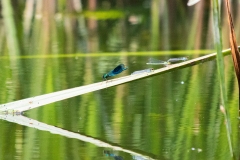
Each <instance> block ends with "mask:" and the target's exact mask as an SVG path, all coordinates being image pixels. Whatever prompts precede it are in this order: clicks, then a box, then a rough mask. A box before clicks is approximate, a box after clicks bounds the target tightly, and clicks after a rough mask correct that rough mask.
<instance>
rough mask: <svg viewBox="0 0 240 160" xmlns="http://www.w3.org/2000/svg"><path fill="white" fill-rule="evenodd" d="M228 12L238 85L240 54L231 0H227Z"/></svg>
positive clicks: (239, 78) (239, 82)
mask: <svg viewBox="0 0 240 160" xmlns="http://www.w3.org/2000/svg"><path fill="white" fill-rule="evenodd" d="M226 7H227V14H228V24H229V28H230V45H231V54H232V58H233V63H234V68H235V72H236V76H237V79H238V85H239V84H240V54H239V50H238V46H237V42H236V37H235V32H234V26H233V21H232V15H231V12H230V4H229V0H226Z"/></svg>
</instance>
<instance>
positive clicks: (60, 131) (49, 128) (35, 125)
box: [0, 114, 152, 160]
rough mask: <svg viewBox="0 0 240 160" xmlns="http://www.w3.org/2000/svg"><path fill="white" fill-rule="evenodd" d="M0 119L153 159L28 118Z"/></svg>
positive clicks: (10, 116)
mask: <svg viewBox="0 0 240 160" xmlns="http://www.w3.org/2000/svg"><path fill="white" fill-rule="evenodd" d="M0 119H2V120H6V121H8V122H13V123H16V124H20V125H22V126H27V127H30V128H35V129H38V130H43V131H48V132H51V133H52V134H58V135H61V136H65V137H68V138H74V139H78V140H81V141H84V142H88V143H91V144H94V145H96V146H99V147H105V148H112V149H114V150H118V151H122V152H126V153H130V154H132V155H136V156H139V157H145V158H147V159H149V160H151V159H152V158H150V157H148V156H145V155H142V154H140V153H137V152H134V151H131V150H127V149H124V148H122V147H120V146H116V145H115V146H114V145H112V144H109V143H106V142H104V141H101V140H98V139H96V138H93V137H89V136H85V135H81V134H79V133H74V132H71V131H68V130H65V129H62V128H58V127H55V126H52V125H48V124H46V123H42V122H39V121H36V120H34V119H30V118H27V117H25V116H22V115H8V114H5V115H3V114H0ZM104 153H105V154H106V155H109V156H111V157H114V158H115V159H116V160H121V158H122V157H121V156H116V155H114V154H110V152H107V151H106V152H104Z"/></svg>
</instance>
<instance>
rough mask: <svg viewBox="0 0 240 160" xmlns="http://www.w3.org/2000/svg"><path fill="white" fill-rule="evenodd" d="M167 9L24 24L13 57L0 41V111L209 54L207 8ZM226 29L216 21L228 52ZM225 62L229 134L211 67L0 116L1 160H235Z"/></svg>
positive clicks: (229, 70) (233, 101) (231, 87)
mask: <svg viewBox="0 0 240 160" xmlns="http://www.w3.org/2000/svg"><path fill="white" fill-rule="evenodd" d="M141 2H143V1H141ZM156 2H157V1H156ZM168 2H170V1H159V4H154V3H155V1H151V3H150V1H149V2H148V1H144V2H143V3H144V6H138V7H132V8H131V7H129V8H124V9H122V8H121V9H119V10H118V9H116V8H114V9H113V10H106V11H105V10H104V8H103V9H102V10H100V11H99V10H98V11H96V12H95V11H84V12H83V14H79V15H75V14H70V15H69V14H61V13H58V14H56V15H55V16H54V19H49V18H46V19H45V17H44V16H43V17H42V18H39V16H36V19H34V20H32V19H31V20H32V24H31V25H29V26H30V28H28V27H26V26H25V25H24V35H23V37H22V39H21V43H20V44H21V47H20V50H21V52H20V53H21V54H20V55H15V56H10V54H9V52H10V51H9V50H8V49H7V45H5V41H6V37H4V36H1V37H0V45H1V46H0V48H1V50H0V64H1V65H0V73H1V78H0V88H1V89H0V104H4V103H8V102H12V101H16V100H20V99H25V98H29V97H34V96H38V95H42V94H46V93H51V92H56V91H60V90H65V89H69V88H74V87H78V86H84V85H88V84H92V83H95V82H100V81H103V79H102V75H103V74H105V73H107V72H108V71H110V70H112V69H113V68H114V67H116V66H117V65H118V64H120V63H123V64H125V65H126V66H128V69H127V70H125V71H124V72H122V73H121V74H119V75H117V76H116V78H117V77H121V76H126V75H130V74H131V73H133V72H134V71H137V70H143V69H147V68H154V69H158V68H159V67H160V66H149V65H146V62H147V61H148V59H149V58H156V59H160V60H165V61H166V60H168V59H169V58H175V57H188V58H189V59H193V58H196V57H200V56H202V55H203V53H204V54H206V53H213V52H215V51H214V50H213V49H214V43H213V37H212V28H211V24H212V21H211V14H210V6H209V5H207V3H206V2H205V1H201V2H200V3H199V4H200V5H197V6H196V7H192V8H186V6H185V5H182V1H178V2H176V4H175V3H168ZM85 3H86V2H85V1H84V2H83V4H85ZM132 3H133V2H131V4H132ZM139 3H140V1H139ZM236 3H237V2H236ZM104 4H105V5H106V4H108V2H107V1H106V2H104ZM156 5H157V6H160V8H161V9H162V10H158V8H157V9H156V7H154V6H156ZM176 6H177V7H176ZM236 6H238V5H236ZM154 8H155V9H154ZM203 10H204V12H199V11H203ZM235 12H236V13H237V11H235ZM235 12H234V13H235ZM236 13H235V14H234V17H235V16H237V15H240V14H236ZM103 15H104V16H103ZM223 15H224V14H223ZM199 17H200V18H199ZM223 17H224V16H223ZM238 19H239V18H236V26H240V24H239V22H240V21H238ZM26 22H29V21H28V19H24V22H22V23H24V24H25V23H26ZM47 22H48V23H47ZM29 23H30V22H29ZM26 24H28V23H26ZM227 27H228V26H227V25H226V21H223V28H222V29H223V48H229V42H228V32H227V29H228V28H227ZM238 28H239V27H236V32H237V33H238V31H239V29H238ZM0 30H1V31H2V27H0ZM1 33H2V32H1ZM237 35H240V34H237ZM5 36H6V35H5ZM2 37H3V38H2ZM237 39H239V36H237ZM193 50H195V51H193ZM224 60H225V80H226V88H227V96H228V101H227V104H228V108H229V110H228V114H229V115H228V116H229V120H230V123H231V124H230V125H231V127H230V129H226V119H225V116H224V110H222V109H221V107H220V106H221V100H220V87H219V82H218V74H217V66H216V61H215V60H212V61H208V62H205V63H201V64H197V65H194V66H191V67H187V68H182V69H178V70H174V71H172V72H168V73H164V74H161V75H156V76H153V77H148V78H144V79H141V80H137V81H133V82H129V83H125V84H121V85H118V86H114V87H110V88H106V89H103V90H99V91H95V92H91V93H88V94H84V95H81V96H77V97H74V98H70V99H66V100H63V101H59V102H55V103H52V104H48V105H45V106H42V107H39V108H35V109H32V110H28V111H25V112H24V113H23V115H6V114H0V119H1V120H0V126H1V129H0V135H1V136H0V160H13V159H14V160H22V159H24V160H46V159H51V160H54V159H57V160H59V159H63V160H68V159H69V160H72V159H74V160H79V159H81V160H114V159H115V160H123V159H124V160H147V159H150V160H151V159H157V160H182V159H186V160H188V159H189V160H193V159H197V160H198V159H199V160H202V159H211V160H212V159H217V160H226V159H232V157H231V154H232V152H233V154H234V155H235V156H234V157H235V159H239V158H238V157H239V150H240V149H239V138H238V135H239V118H238V117H239V115H238V103H239V97H238V86H237V85H238V84H237V79H236V77H235V74H234V69H233V65H232V59H231V57H230V56H225V58H224ZM227 131H230V133H231V134H230V135H229V132H227ZM228 136H230V138H231V145H229V144H230V143H229V142H230V141H229V140H228ZM231 150H232V152H231Z"/></svg>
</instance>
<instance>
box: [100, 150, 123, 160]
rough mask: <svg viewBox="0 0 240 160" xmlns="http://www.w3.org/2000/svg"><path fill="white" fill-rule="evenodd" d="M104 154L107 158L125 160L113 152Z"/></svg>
mask: <svg viewBox="0 0 240 160" xmlns="http://www.w3.org/2000/svg"><path fill="white" fill-rule="evenodd" d="M103 153H104V154H105V155H106V156H107V157H113V158H114V159H115V160H123V158H122V157H121V156H118V155H115V154H114V153H112V152H111V151H107V150H104V151H103Z"/></svg>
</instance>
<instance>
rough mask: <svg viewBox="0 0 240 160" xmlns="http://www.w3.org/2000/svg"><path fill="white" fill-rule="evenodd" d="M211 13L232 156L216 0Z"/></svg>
mask: <svg viewBox="0 0 240 160" xmlns="http://www.w3.org/2000/svg"><path fill="white" fill-rule="evenodd" d="M212 6H213V7H212V12H213V28H214V29H213V34H214V43H215V48H216V50H217V68H218V79H219V82H220V90H221V101H222V106H223V107H224V109H225V112H226V113H225V114H224V117H225V120H226V130H227V136H228V137H227V138H228V143H229V149H230V153H231V155H232V156H233V149H232V140H231V137H232V136H231V127H230V126H231V124H230V120H229V115H228V107H227V104H226V102H227V94H226V88H225V79H224V77H225V76H224V63H223V54H222V35H221V23H220V10H219V4H218V0H213V1H212Z"/></svg>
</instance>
